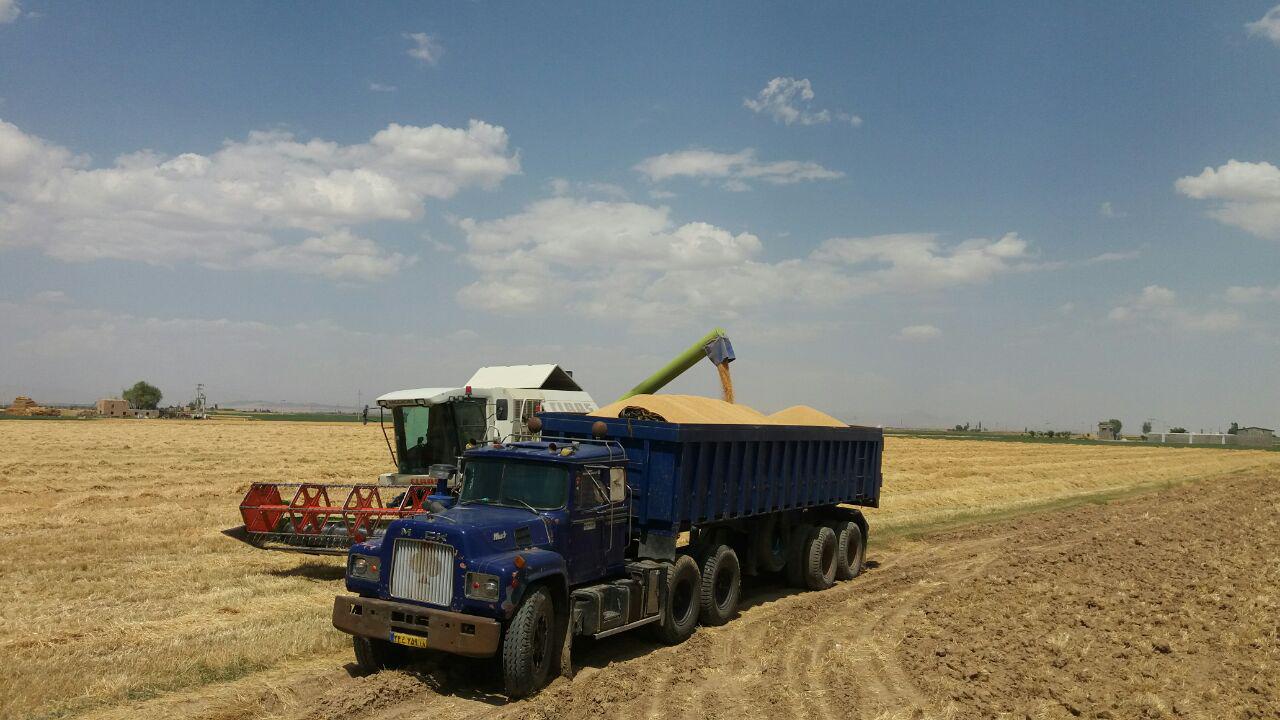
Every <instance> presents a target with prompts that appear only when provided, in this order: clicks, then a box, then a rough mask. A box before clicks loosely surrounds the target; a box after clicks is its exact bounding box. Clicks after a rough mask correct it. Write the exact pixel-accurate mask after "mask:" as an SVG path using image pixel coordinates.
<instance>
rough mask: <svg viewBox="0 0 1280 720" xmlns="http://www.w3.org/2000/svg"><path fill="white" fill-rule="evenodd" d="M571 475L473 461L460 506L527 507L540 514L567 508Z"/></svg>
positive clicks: (549, 469) (549, 467)
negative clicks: (566, 498) (474, 504)
mask: <svg viewBox="0 0 1280 720" xmlns="http://www.w3.org/2000/svg"><path fill="white" fill-rule="evenodd" d="M568 489H569V471H568V470H566V469H564V468H560V467H555V466H552V465H541V464H537V463H521V462H504V461H500V460H470V461H468V462H467V469H466V472H464V473H463V478H462V495H461V496H460V497H459V498H458V501H459V503H462V504H466V503H488V504H491V505H512V506H515V507H524V506H525V505H528V506H530V507H533V508H536V509H538V510H551V509H554V508H559V507H564V500H565V494H566V493H567V492H568Z"/></svg>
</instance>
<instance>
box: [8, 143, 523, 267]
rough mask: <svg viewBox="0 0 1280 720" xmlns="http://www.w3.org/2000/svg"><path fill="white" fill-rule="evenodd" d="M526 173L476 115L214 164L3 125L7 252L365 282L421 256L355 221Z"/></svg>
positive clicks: (405, 211)
mask: <svg viewBox="0 0 1280 720" xmlns="http://www.w3.org/2000/svg"><path fill="white" fill-rule="evenodd" d="M519 168H520V162H519V158H518V156H516V155H514V154H512V153H510V152H509V151H508V148H507V134H506V131H505V130H503V129H502V128H501V127H497V126H494V125H489V124H487V123H484V122H480V121H477V120H473V121H471V123H470V125H469V126H468V127H467V128H446V127H442V126H440V125H433V126H430V127H414V126H404V125H396V124H392V125H388V126H387V127H386V128H385V129H383V130H381V131H379V132H378V133H376V134H375V135H374V136H373V137H372V138H370V139H369V141H368V142H366V143H360V144H354V145H339V144H337V143H334V142H329V141H325V140H319V139H315V140H309V141H305V142H303V141H299V140H297V139H295V138H294V137H293V136H292V135H289V134H287V133H280V132H254V133H250V135H249V137H248V139H247V140H244V141H226V142H224V143H223V146H222V147H221V148H220V149H219V150H217V151H216V152H213V153H211V154H208V155H201V154H197V153H183V154H180V155H177V156H173V157H167V156H162V155H158V154H156V153H152V152H150V151H141V152H137V153H133V154H129V155H122V156H120V157H118V158H117V159H116V161H115V163H114V164H113V165H112V166H109V167H102V168H92V167H91V165H90V161H89V159H88V158H87V157H83V156H76V155H73V154H72V153H71V152H70V151H68V150H67V149H66V148H62V147H60V146H57V145H54V144H51V143H49V142H47V141H45V140H43V139H41V138H39V137H36V136H33V135H28V134H26V133H24V132H23V131H22V130H20V129H19V128H18V127H16V126H14V125H12V124H9V123H5V122H3V121H0V249H2V248H4V247H6V246H10V247H12V246H19V245H28V246H35V247H39V248H40V249H42V250H43V251H44V252H45V254H47V255H49V256H50V257H54V258H57V259H60V260H66V261H88V260H94V259H98V258H113V259H121V260H134V261H141V262H146V263H151V264H158V265H169V264H173V263H179V262H198V263H202V264H204V265H206V266H208V267H213V268H223V269H225V268H233V267H260V268H273V269H280V270H287V271H293V272H301V273H305V274H316V275H322V276H325V277H332V278H338V277H349V278H355V279H370V278H375V277H382V276H385V275H386V274H387V272H388V270H389V266H390V264H392V263H406V262H411V261H412V259H411V258H405V257H404V256H401V255H398V254H396V253H387V252H384V251H381V250H379V249H378V248H377V247H376V246H375V245H374V244H373V243H372V241H370V240H367V239H364V238H358V237H356V236H355V235H354V234H352V233H351V232H350V230H349V229H350V227H351V226H354V225H359V224H363V223H371V222H375V221H408V220H414V219H417V218H419V217H421V215H422V212H423V204H424V202H425V201H426V200H427V199H431V198H434V199H447V198H450V197H452V196H453V195H455V194H456V193H458V192H459V191H461V190H463V189H465V188H469V187H481V188H494V187H496V186H497V185H498V184H499V183H501V182H502V180H503V179H504V178H506V177H507V176H509V175H512V174H514V173H517V172H519ZM304 233H309V234H304ZM299 238H306V239H302V240H301V242H297V241H298V239H299ZM286 258H287V259H291V260H298V261H300V264H298V265H296V266H294V265H291V264H290V263H289V262H286Z"/></svg>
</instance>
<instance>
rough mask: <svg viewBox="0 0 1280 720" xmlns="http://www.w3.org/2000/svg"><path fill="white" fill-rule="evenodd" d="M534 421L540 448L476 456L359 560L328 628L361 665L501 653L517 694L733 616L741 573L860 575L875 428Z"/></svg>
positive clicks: (876, 483)
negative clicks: (619, 638) (432, 654)
mask: <svg viewBox="0 0 1280 720" xmlns="http://www.w3.org/2000/svg"><path fill="white" fill-rule="evenodd" d="M541 420H542V422H541V429H542V436H541V439H540V440H538V441H528V442H506V443H501V442H500V443H492V444H487V445H486V446H485V447H482V448H476V449H472V450H470V451H468V452H466V453H465V455H464V457H463V470H462V486H461V492H460V495H459V498H458V501H457V503H456V504H455V505H454V506H453V507H451V508H449V509H447V510H444V511H442V512H436V513H433V514H430V515H418V516H414V517H409V518H403V519H399V520H396V521H395V522H393V523H391V524H390V526H389V527H388V528H387V531H386V533H385V534H384V535H383V536H381V537H379V538H374V539H370V540H368V541H366V542H363V543H359V544H356V545H354V546H352V547H351V549H350V553H349V555H348V558H347V570H346V586H347V589H348V590H349V591H350V592H351V593H354V594H351V595H339V596H338V597H337V598H335V600H334V605H333V624H334V626H335V627H336V628H337V629H339V630H341V631H343V632H346V633H349V634H351V635H352V636H353V642H354V646H355V654H356V659H357V662H358V663H359V664H360V665H361V666H362V667H363V668H364V669H366V670H367V671H374V670H377V669H380V668H384V667H390V666H394V665H396V664H398V663H401V662H404V661H405V660H406V658H407V654H408V653H411V652H412V649H413V648H419V649H423V648H425V649H430V650H436V651H443V652H446V653H453V654H457V655H465V656H473V657H489V656H494V655H498V656H500V657H501V661H502V662H501V664H502V668H503V679H504V683H505V686H506V692H507V693H508V695H510V696H512V697H520V696H523V695H527V694H529V693H531V692H535V691H536V690H538V689H539V688H541V687H542V686H543V685H544V684H545V683H546V682H547V680H548V678H549V677H550V675H551V673H552V672H553V671H554V669H555V668H556V667H557V666H558V665H559V664H560V661H561V658H568V656H569V655H568V652H567V650H568V648H569V647H570V645H571V642H572V638H574V637H584V636H585V637H590V638H597V639H598V638H606V637H608V636H610V635H614V634H617V633H622V632H625V631H629V630H633V629H636V628H646V629H647V631H648V632H651V633H652V634H653V636H654V637H655V638H656V639H658V640H659V641H661V642H664V643H668V644H677V643H680V642H682V641H683V640H685V639H686V638H688V637H689V636H690V635H691V634H692V633H693V632H694V630H695V628H696V626H697V625H698V624H699V623H701V624H703V625H720V624H723V623H725V622H728V621H729V620H730V619H731V618H732V617H733V616H734V614H735V611H736V608H737V604H738V599H739V596H740V593H741V582H742V576H743V575H744V574H765V573H777V574H779V575H782V576H784V577H785V578H786V579H787V581H788V582H789V583H790V584H792V585H794V586H796V587H800V588H808V589H815V590H816V589H823V588H826V587H829V586H830V585H831V584H832V583H833V582H835V581H837V580H848V579H852V578H853V577H855V576H856V575H857V574H858V573H859V571H860V570H861V568H862V559H863V552H864V548H865V543H866V539H867V522H866V520H865V519H864V518H863V515H862V513H861V512H860V511H859V510H858V509H857V506H863V507H875V506H876V505H877V504H878V502H879V498H880V484H881V471H880V465H881V454H882V451H883V444H884V437H883V433H882V431H881V430H880V429H878V428H870V427H809V426H780V425H690V424H675V423H669V422H661V421H654V420H637V419H630V418H622V419H618V418H599V417H593V416H581V415H577V416H575V415H566V414H554V413H551V414H545V415H543V416H541ZM686 532H687V533H689V537H690V542H688V543H687V544H685V543H682V542H681V537H682V534H683V533H686Z"/></svg>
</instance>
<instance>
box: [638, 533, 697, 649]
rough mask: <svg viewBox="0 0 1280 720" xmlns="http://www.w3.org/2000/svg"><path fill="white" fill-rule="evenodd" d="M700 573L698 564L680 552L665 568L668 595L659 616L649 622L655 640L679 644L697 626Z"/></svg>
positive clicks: (664, 599) (663, 600)
mask: <svg viewBox="0 0 1280 720" xmlns="http://www.w3.org/2000/svg"><path fill="white" fill-rule="evenodd" d="M701 585H702V573H701V571H699V570H698V563H696V562H694V560H693V558H691V557H689V556H688V555H681V556H680V557H679V558H677V559H676V561H675V562H674V563H672V564H671V567H670V568H669V569H668V570H667V594H666V597H664V598H663V599H662V619H661V620H659V621H658V622H656V623H652V624H650V625H649V627H651V628H653V636H654V639H655V640H657V641H658V642H662V643H666V644H667V645H679V644H680V643H682V642H684V641H685V640H687V639H688V638H689V636H690V635H692V634H693V631H694V630H695V629H697V627H698V598H699V596H700V595H701Z"/></svg>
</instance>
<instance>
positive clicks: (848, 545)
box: [831, 522, 866, 580]
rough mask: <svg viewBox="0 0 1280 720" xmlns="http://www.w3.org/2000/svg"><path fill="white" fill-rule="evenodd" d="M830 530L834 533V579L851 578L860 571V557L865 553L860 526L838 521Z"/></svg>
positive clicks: (856, 575)
mask: <svg viewBox="0 0 1280 720" xmlns="http://www.w3.org/2000/svg"><path fill="white" fill-rule="evenodd" d="M831 530H832V531H833V532H834V533H835V534H836V579H837V580H852V579H854V578H856V577H858V574H859V573H861V572H862V558H863V555H864V554H865V553H866V545H865V543H863V542H862V528H860V527H858V523H854V522H838V523H835V524H834V525H832V526H831Z"/></svg>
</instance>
